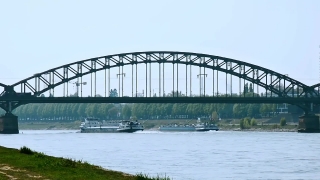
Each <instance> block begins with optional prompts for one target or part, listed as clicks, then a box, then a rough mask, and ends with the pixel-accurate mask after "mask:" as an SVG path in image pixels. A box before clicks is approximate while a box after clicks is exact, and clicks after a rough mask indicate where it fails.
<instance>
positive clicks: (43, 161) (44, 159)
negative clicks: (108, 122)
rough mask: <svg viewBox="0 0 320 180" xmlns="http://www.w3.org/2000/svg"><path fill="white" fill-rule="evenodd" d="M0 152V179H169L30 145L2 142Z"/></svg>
mask: <svg viewBox="0 0 320 180" xmlns="http://www.w3.org/2000/svg"><path fill="white" fill-rule="evenodd" d="M0 154H1V156H0V179H8V180H9V179H10V180H11V179H25V180H28V179H39V180H42V179H65V180H68V179H92V180H95V179H99V180H100V179H104V180H114V179H117V180H170V179H169V178H168V177H164V178H162V177H155V178H150V177H148V176H147V175H143V174H138V175H131V174H126V173H123V172H118V171H111V170H107V169H103V168H101V167H100V166H95V165H91V164H89V163H87V162H82V161H81V160H73V159H65V158H57V157H52V156H48V155H45V154H43V153H39V152H35V151H32V150H30V149H29V148H27V147H22V148H20V150H17V149H12V148H6V147H2V146H0Z"/></svg>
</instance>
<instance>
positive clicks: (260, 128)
mask: <svg viewBox="0 0 320 180" xmlns="http://www.w3.org/2000/svg"><path fill="white" fill-rule="evenodd" d="M140 122H141V123H142V124H143V125H144V127H145V130H149V131H157V130H158V127H159V126H161V125H166V124H196V123H197V122H196V120H181V119H173V120H141V121H140ZM80 124H81V121H60V122H48V121H33V122H26V121H19V130H79V126H80ZM218 126H219V128H220V130H219V131H257V132H297V130H298V127H297V124H288V125H285V126H280V125H279V124H276V123H273V124H266V123H265V124H262V123H260V122H259V124H258V125H256V126H252V127H251V128H250V129H240V125H239V124H230V123H228V122H224V121H222V122H219V124H218Z"/></svg>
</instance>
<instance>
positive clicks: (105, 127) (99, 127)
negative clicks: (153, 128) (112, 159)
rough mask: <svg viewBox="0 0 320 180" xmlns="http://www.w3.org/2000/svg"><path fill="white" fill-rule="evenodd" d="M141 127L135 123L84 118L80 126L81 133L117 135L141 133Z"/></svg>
mask: <svg viewBox="0 0 320 180" xmlns="http://www.w3.org/2000/svg"><path fill="white" fill-rule="evenodd" d="M143 129H144V128H143V125H142V124H141V123H139V122H137V121H128V120H122V121H108V120H100V119H98V118H85V121H84V122H82V123H81V125H80V132H81V133H117V132H136V131H143Z"/></svg>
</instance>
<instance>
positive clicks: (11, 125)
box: [0, 113, 19, 134]
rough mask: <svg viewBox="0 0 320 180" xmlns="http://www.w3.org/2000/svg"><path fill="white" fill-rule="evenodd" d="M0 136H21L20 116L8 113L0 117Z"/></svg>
mask: <svg viewBox="0 0 320 180" xmlns="http://www.w3.org/2000/svg"><path fill="white" fill-rule="evenodd" d="M0 134H19V127H18V116H15V115H13V114H12V113H6V114H5V115H3V116H1V117H0Z"/></svg>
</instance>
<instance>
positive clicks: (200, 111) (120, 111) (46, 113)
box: [0, 103, 303, 120]
mask: <svg viewBox="0 0 320 180" xmlns="http://www.w3.org/2000/svg"><path fill="white" fill-rule="evenodd" d="M282 106H283V104H232V103H230V104H229V103H228V104H218V103H217V104H208V103H207V104H204V103H199V104H194V103H181V104H180V103H159V104H156V103H155V104H153V103H149V104H146V103H135V104H128V103H125V104H116V103H93V104H89V103H61V104H60V103H59V104H49V103H44V104H26V105H22V106H19V107H18V108H16V109H15V110H14V111H13V113H14V114H15V115H17V116H18V117H19V120H79V119H81V118H83V117H97V118H101V119H130V118H133V119H138V120H140V119H142V120H146V119H196V118H198V117H210V118H212V119H213V120H219V119H242V118H245V117H250V118H255V119H261V118H271V117H274V116H276V115H278V114H279V113H281V112H280V111H282V108H280V107H282ZM286 107H287V111H288V112H289V113H297V114H302V113H303V111H302V110H301V109H299V108H298V107H296V106H293V105H286ZM0 114H4V111H3V110H2V112H1V109H0Z"/></svg>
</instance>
